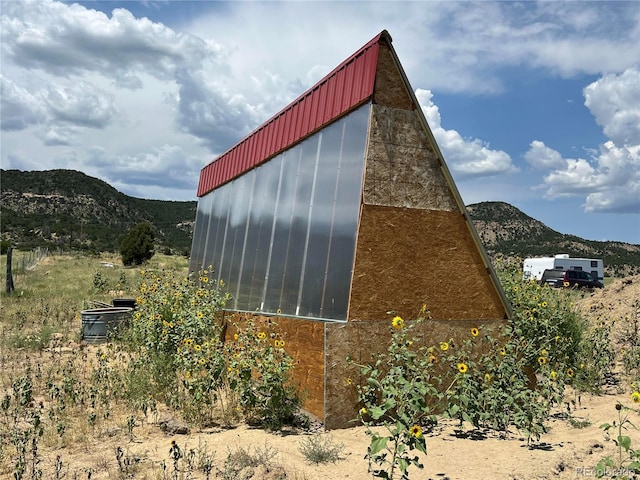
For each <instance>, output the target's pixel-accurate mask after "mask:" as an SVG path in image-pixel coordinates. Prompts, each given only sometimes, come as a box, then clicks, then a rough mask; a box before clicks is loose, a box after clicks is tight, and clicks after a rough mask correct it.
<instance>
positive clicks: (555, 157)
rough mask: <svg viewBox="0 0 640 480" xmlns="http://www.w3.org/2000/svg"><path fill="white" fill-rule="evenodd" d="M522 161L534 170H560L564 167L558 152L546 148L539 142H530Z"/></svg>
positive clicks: (563, 161)
mask: <svg viewBox="0 0 640 480" xmlns="http://www.w3.org/2000/svg"><path fill="white" fill-rule="evenodd" d="M524 159H525V160H526V161H527V162H528V163H529V164H530V165H531V166H532V167H534V168H536V169H544V170H547V169H550V168H562V167H564V165H565V160H564V159H563V158H562V155H561V154H560V152H557V151H555V150H553V149H552V148H549V147H547V146H546V145H545V144H544V143H542V142H541V141H539V140H534V141H533V142H531V145H530V146H529V150H528V151H527V153H526V154H525V156H524Z"/></svg>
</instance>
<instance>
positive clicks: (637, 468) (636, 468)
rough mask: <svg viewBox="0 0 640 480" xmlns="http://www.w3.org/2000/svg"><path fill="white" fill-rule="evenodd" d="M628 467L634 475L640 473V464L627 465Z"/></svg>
mask: <svg viewBox="0 0 640 480" xmlns="http://www.w3.org/2000/svg"><path fill="white" fill-rule="evenodd" d="M627 467H628V468H629V470H631V471H632V472H633V473H640V462H631V463H630V464H629V465H627Z"/></svg>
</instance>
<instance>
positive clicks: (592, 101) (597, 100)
mask: <svg viewBox="0 0 640 480" xmlns="http://www.w3.org/2000/svg"><path fill="white" fill-rule="evenodd" d="M584 97H585V102H584V104H585V105H586V106H587V108H589V110H590V111H591V113H592V114H593V115H594V116H595V118H596V122H597V123H598V125H600V126H602V127H603V131H604V133H605V135H607V137H609V138H610V139H611V140H613V141H614V142H615V144H616V145H640V69H639V68H638V67H633V68H628V69H627V70H625V71H624V72H622V73H621V74H618V75H616V74H608V75H605V76H604V77H602V78H600V79H599V80H597V81H595V82H593V83H592V84H590V85H588V86H587V87H586V88H585V89H584Z"/></svg>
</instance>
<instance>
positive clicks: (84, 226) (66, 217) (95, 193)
mask: <svg viewBox="0 0 640 480" xmlns="http://www.w3.org/2000/svg"><path fill="white" fill-rule="evenodd" d="M0 176H1V183H0V198H1V204H2V209H1V210H0V222H1V223H0V225H1V226H2V229H1V239H2V241H3V242H5V243H7V242H10V243H11V244H13V245H14V246H15V247H17V248H20V249H29V248H33V247H36V246H49V247H60V248H65V249H77V250H88V251H96V252H99V251H117V250H118V248H119V244H120V240H121V238H122V237H123V236H124V234H126V232H127V231H128V230H129V229H130V228H131V227H133V226H134V225H135V224H137V223H139V222H143V221H147V222H149V223H151V225H152V226H153V227H154V229H155V230H156V233H157V244H158V245H157V246H158V248H159V250H160V251H165V252H167V253H181V254H185V255H188V253H189V250H190V248H191V238H192V235H193V227H194V223H195V215H196V208H197V202H196V201H183V202H179V201H165V200H152V199H141V198H136V197H130V196H128V195H126V194H124V193H121V192H119V191H118V190H117V189H115V188H114V187H112V186H111V185H109V184H108V183H106V182H104V181H103V180H100V179H98V178H94V177H90V176H88V175H86V174H84V173H82V172H78V171H75V170H47V171H20V170H0ZM467 211H468V212H469V217H470V218H471V220H472V222H473V225H474V226H475V229H476V230H477V232H478V236H479V237H480V240H481V241H482V243H483V245H484V247H485V249H486V250H487V253H488V254H489V256H490V257H492V258H496V257H497V256H509V257H515V256H518V257H522V258H524V257H529V256H553V255H554V254H558V253H567V254H569V255H570V256H572V257H586V258H602V259H603V260H604V263H605V265H606V270H607V274H608V275H610V276H617V277H618V276H627V275H633V274H637V273H640V245H634V244H629V243H625V242H616V241H604V242H603V241H596V240H586V239H583V238H580V237H577V236H575V235H570V234H563V233H560V232H557V231H555V230H553V229H551V228H549V227H547V226H546V225H544V223H542V222H540V221H539V220H536V219H535V218H532V217H530V216H528V215H527V214H525V213H524V212H522V211H521V210H519V209H518V208H516V207H514V206H513V205H510V204H508V203H505V202H480V203H475V204H471V205H468V206H467Z"/></svg>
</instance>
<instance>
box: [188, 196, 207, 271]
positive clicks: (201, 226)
mask: <svg viewBox="0 0 640 480" xmlns="http://www.w3.org/2000/svg"><path fill="white" fill-rule="evenodd" d="M209 203H210V195H207V196H205V197H202V198H200V199H199V200H198V207H197V209H196V223H195V226H194V230H193V240H192V241H191V257H190V259H189V270H190V271H191V272H197V271H199V270H200V269H201V268H202V266H203V264H204V255H205V252H206V248H205V245H204V244H205V241H206V237H207V233H208V224H209V208H207V207H208V205H209Z"/></svg>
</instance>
